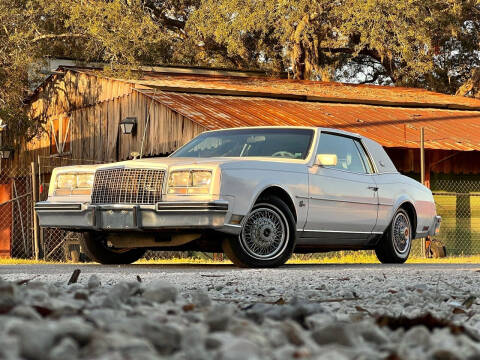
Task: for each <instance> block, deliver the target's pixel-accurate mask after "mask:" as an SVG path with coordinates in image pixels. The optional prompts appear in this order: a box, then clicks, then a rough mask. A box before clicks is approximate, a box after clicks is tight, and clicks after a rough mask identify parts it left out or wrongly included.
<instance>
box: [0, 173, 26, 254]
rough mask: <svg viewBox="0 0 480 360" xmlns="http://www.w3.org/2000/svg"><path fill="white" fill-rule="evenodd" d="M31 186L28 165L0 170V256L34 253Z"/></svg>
mask: <svg viewBox="0 0 480 360" xmlns="http://www.w3.org/2000/svg"><path fill="white" fill-rule="evenodd" d="M32 188H33V187H32V177H31V170H30V168H26V169H9V168H6V169H5V168H4V169H2V170H1V171H0V257H15V258H31V257H33V256H34V244H33V193H32Z"/></svg>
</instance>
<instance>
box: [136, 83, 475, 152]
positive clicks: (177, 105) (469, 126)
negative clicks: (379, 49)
mask: <svg viewBox="0 0 480 360" xmlns="http://www.w3.org/2000/svg"><path fill="white" fill-rule="evenodd" d="M139 91H141V92H142V93H144V94H145V95H147V96H150V97H152V98H154V99H155V100H156V101H159V102H160V103H162V104H164V105H166V106H168V107H169V108H171V109H172V110H174V111H176V112H178V113H180V114H181V115H183V116H185V117H187V118H189V119H191V120H192V121H194V122H196V123H198V124H200V125H201V126H203V127H205V128H206V129H209V130H213V129H220V128H229V127H238V126H262V125H265V126H270V125H273V126H279V125H300V126H321V127H332V128H337V129H342V130H346V131H351V132H356V133H359V134H362V135H365V136H367V137H369V138H371V139H373V140H376V141H377V142H379V143H380V144H382V145H383V146H386V147H407V148H418V147H419V146H420V145H419V144H420V128H421V127H422V126H423V127H425V147H426V148H431V149H444V150H463V151H468V150H480V111H461V110H443V109H426V108H419V109H416V108H401V107H388V106H373V105H359V104H338V103H319V102H304V101H293V100H279V99H269V98H260V97H258V98H257V97H241V96H221V95H205V94H191V93H178V92H165V91H160V92H159V91H156V92H153V91H151V90H139Z"/></svg>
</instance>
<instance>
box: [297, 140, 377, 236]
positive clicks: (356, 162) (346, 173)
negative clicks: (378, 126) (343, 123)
mask: <svg viewBox="0 0 480 360" xmlns="http://www.w3.org/2000/svg"><path fill="white" fill-rule="evenodd" d="M318 154H334V155H336V157H337V163H336V164H335V165H331V166H321V165H313V166H312V167H311V168H310V170H309V209H308V216H307V223H306V226H305V229H304V230H305V231H304V234H303V236H304V237H310V238H323V239H327V240H328V239H329V240H332V241H333V243H335V244H338V243H339V242H338V240H339V239H345V240H348V239H356V240H361V239H368V238H369V237H370V235H371V233H372V230H373V228H374V227H375V224H376V221H377V211H378V198H377V190H378V189H377V186H376V184H375V181H374V179H373V176H372V173H373V166H372V163H371V161H370V159H369V157H368V155H367V153H366V152H365V149H364V147H363V145H362V143H361V142H360V140H359V139H356V138H352V137H349V136H344V135H340V134H336V133H328V132H322V133H321V135H320V139H319V144H318V148H317V155H318Z"/></svg>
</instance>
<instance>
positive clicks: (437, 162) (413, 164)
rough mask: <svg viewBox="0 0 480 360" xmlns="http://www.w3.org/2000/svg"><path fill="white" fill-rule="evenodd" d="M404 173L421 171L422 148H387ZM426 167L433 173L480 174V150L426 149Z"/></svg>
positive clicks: (398, 167) (396, 164)
mask: <svg viewBox="0 0 480 360" xmlns="http://www.w3.org/2000/svg"><path fill="white" fill-rule="evenodd" d="M386 151H387V153H388V155H390V157H391V158H392V161H393V162H394V164H395V166H396V167H397V169H398V170H399V171H400V172H402V173H420V149H405V148H387V149H386ZM425 168H426V169H430V172H431V173H432V174H472V175H477V174H480V151H454V150H430V149H426V150H425Z"/></svg>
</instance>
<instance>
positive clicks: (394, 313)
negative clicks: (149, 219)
mask: <svg viewBox="0 0 480 360" xmlns="http://www.w3.org/2000/svg"><path fill="white" fill-rule="evenodd" d="M76 268H79V269H80V270H81V273H80V276H79V278H78V282H77V283H74V284H70V285H68V284H67V283H68V280H69V278H70V276H71V274H72V272H73V270H74V269H76ZM0 278H1V279H3V280H1V281H0V359H18V358H24V359H34V360H40V359H52V360H56V359H158V358H162V359H163V358H168V359H188V360H190V359H192V360H195V359H199V360H201V359H218V360H236V359H253V360H255V359H332V360H333V359H335V360H337V359H339V360H342V359H391V360H395V359H439V360H444V359H445V360H453V359H472V360H473V359H480V288H479V286H478V280H479V278H480V265H463V264H462V265H459V264H441V265H417V264H412V265H401V266H385V265H290V266H285V267H283V268H280V269H268V270H240V269H237V268H233V267H231V266H165V265H131V266H121V267H120V266H97V265H80V266H71V265H23V266H11V265H8V266H0ZM477 296H478V297H477Z"/></svg>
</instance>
